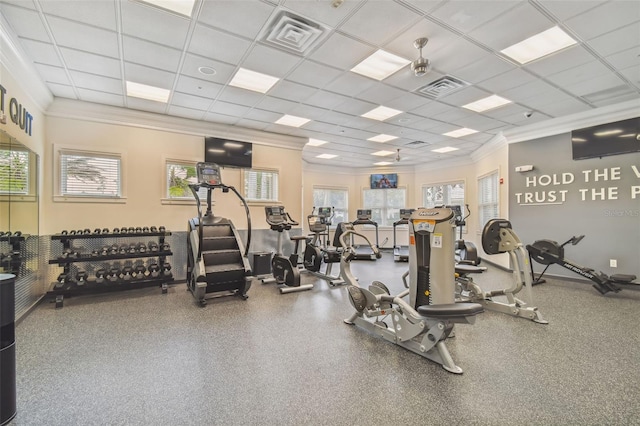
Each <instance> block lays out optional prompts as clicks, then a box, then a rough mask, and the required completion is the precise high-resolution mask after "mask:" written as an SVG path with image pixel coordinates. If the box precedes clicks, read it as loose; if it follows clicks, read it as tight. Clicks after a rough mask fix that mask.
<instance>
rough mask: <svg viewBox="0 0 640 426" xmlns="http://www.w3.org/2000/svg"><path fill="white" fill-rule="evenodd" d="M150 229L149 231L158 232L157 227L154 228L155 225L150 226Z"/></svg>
mask: <svg viewBox="0 0 640 426" xmlns="http://www.w3.org/2000/svg"><path fill="white" fill-rule="evenodd" d="M150 231H151V232H158V228H156V227H155V226H152V227H151V228H150Z"/></svg>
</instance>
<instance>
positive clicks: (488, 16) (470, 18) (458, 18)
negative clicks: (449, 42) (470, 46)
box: [431, 0, 519, 33]
mask: <svg viewBox="0 0 640 426" xmlns="http://www.w3.org/2000/svg"><path fill="white" fill-rule="evenodd" d="M518 3H519V2H518V1H515V0H503V1H469V0H465V1H450V2H447V3H445V4H444V5H442V6H441V7H439V8H438V9H436V10H435V11H433V12H432V13H431V16H433V17H435V18H436V19H438V20H440V21H442V22H444V23H446V24H447V25H449V26H451V27H453V28H455V29H457V30H458V31H460V32H462V33H468V32H469V31H471V30H472V29H474V28H476V27H478V26H480V25H482V24H485V23H486V22H489V21H491V20H493V19H496V18H497V17H498V16H500V15H501V14H502V13H504V12H506V11H507V10H509V9H511V8H512V7H514V6H516V5H517V4H518Z"/></svg>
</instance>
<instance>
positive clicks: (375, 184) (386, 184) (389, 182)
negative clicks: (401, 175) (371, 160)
mask: <svg viewBox="0 0 640 426" xmlns="http://www.w3.org/2000/svg"><path fill="white" fill-rule="evenodd" d="M397 187H398V175H397V174H396V173H384V174H373V175H371V189H379V188H397Z"/></svg>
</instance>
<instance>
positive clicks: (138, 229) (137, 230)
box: [136, 226, 142, 234]
mask: <svg viewBox="0 0 640 426" xmlns="http://www.w3.org/2000/svg"><path fill="white" fill-rule="evenodd" d="M141 233H142V228H141V227H139V226H138V227H137V228H136V234H141Z"/></svg>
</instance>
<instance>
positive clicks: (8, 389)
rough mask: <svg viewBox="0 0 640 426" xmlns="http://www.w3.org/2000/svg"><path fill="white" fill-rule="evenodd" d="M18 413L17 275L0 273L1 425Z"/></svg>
mask: <svg viewBox="0 0 640 426" xmlns="http://www.w3.org/2000/svg"><path fill="white" fill-rule="evenodd" d="M15 415H16V334H15V276H14V275H12V274H0V425H4V424H7V423H9V421H10V420H11V419H13V418H14V417H15Z"/></svg>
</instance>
